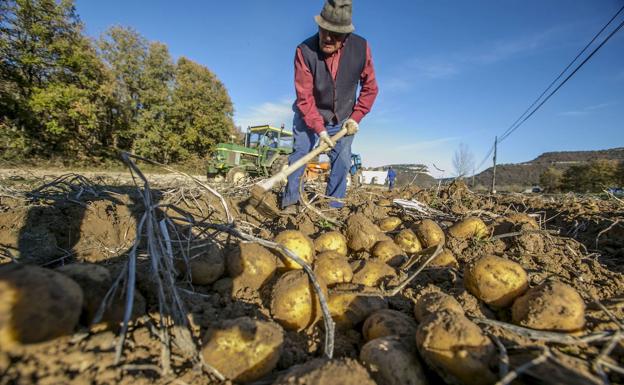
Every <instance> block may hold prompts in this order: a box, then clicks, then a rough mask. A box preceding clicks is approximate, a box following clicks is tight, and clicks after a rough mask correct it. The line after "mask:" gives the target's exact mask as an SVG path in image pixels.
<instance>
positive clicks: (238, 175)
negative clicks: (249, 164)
mask: <svg viewBox="0 0 624 385" xmlns="http://www.w3.org/2000/svg"><path fill="white" fill-rule="evenodd" d="M245 176H247V173H246V172H245V170H244V169H242V168H236V167H235V168H232V169H230V171H228V173H227V175H226V176H225V180H226V182H229V183H233V184H239V183H240V182H241V181H242V180H243V179H245Z"/></svg>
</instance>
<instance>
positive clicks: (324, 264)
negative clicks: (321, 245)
mask: <svg viewBox="0 0 624 385" xmlns="http://www.w3.org/2000/svg"><path fill="white" fill-rule="evenodd" d="M314 273H315V274H316V276H317V277H320V278H321V279H322V280H323V281H325V283H326V284H327V285H328V286H331V285H334V284H336V283H348V282H351V279H352V278H353V270H351V265H349V260H348V259H347V257H345V256H343V255H340V254H339V253H337V252H335V251H325V252H324V253H321V254H319V255H318V256H317V257H316V261H315V262H314Z"/></svg>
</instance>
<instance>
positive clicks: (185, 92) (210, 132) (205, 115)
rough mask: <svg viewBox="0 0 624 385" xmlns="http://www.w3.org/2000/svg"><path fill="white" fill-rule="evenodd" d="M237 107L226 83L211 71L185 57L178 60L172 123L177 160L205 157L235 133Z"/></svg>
mask: <svg viewBox="0 0 624 385" xmlns="http://www.w3.org/2000/svg"><path fill="white" fill-rule="evenodd" d="M233 114H234V107H233V106H232V101H231V100H230V96H229V95H228V93H227V90H226V89H225V87H224V86H223V84H222V83H221V82H220V81H219V80H218V79H217V78H216V76H215V75H214V74H213V73H212V72H210V70H209V69H208V68H206V67H204V66H202V65H200V64H197V63H195V62H193V61H191V60H189V59H187V58H185V57H181V58H180V59H179V60H178V63H177V68H176V74H175V88H174V91H173V101H172V110H171V125H172V129H173V131H174V132H175V133H177V134H178V138H176V142H175V143H173V144H174V145H176V146H177V147H178V148H179V151H178V153H177V157H176V159H172V161H178V160H185V159H187V158H188V157H190V156H191V154H192V155H194V156H196V157H200V158H201V157H205V156H206V155H207V154H208V153H209V152H210V151H212V150H213V148H214V146H215V145H216V144H217V143H219V142H224V141H227V140H228V139H229V137H230V135H231V134H233V133H234V130H235V128H234V122H233V120H232V116H233Z"/></svg>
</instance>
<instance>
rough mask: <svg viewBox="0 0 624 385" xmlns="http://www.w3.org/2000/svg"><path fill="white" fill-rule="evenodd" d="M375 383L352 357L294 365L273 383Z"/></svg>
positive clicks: (316, 360) (351, 384)
mask: <svg viewBox="0 0 624 385" xmlns="http://www.w3.org/2000/svg"><path fill="white" fill-rule="evenodd" d="M296 384H298V385H330V384H340V385H375V381H373V379H372V378H371V377H370V375H369V374H368V372H367V371H366V369H365V368H364V367H363V366H362V365H361V364H360V363H358V362H357V361H356V360H354V359H351V358H337V359H332V360H330V359H327V358H317V359H314V360H311V361H308V362H306V363H304V364H301V365H296V366H293V367H292V368H291V369H290V370H288V371H287V372H286V373H284V374H282V375H280V376H279V377H278V378H277V379H276V380H275V382H273V385H296Z"/></svg>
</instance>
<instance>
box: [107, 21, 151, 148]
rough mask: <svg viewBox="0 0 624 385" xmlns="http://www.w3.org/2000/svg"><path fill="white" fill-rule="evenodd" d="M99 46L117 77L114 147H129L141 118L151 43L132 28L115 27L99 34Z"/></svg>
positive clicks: (114, 92)
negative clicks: (140, 111) (100, 35)
mask: <svg viewBox="0 0 624 385" xmlns="http://www.w3.org/2000/svg"><path fill="white" fill-rule="evenodd" d="M98 45H99V48H100V53H101V56H102V58H103V59H104V61H105V62H106V64H107V65H108V67H109V68H110V71H111V73H112V75H113V77H114V79H115V82H114V89H113V94H114V96H115V102H116V104H117V106H118V108H116V109H114V110H113V111H111V114H112V118H113V120H114V122H115V123H116V124H115V128H114V131H113V133H112V135H113V147H115V148H121V149H130V148H131V147H132V142H133V141H134V137H135V133H136V130H137V125H138V120H139V110H140V108H141V94H142V90H143V81H144V80H145V76H144V72H145V62H146V57H147V55H148V52H147V47H148V42H147V40H146V39H145V38H144V37H143V36H141V35H140V34H139V33H138V32H136V31H135V30H133V29H132V28H128V27H120V26H114V27H111V28H109V29H108V30H107V31H106V32H105V33H104V35H103V36H102V37H100V40H99V42H98Z"/></svg>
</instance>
